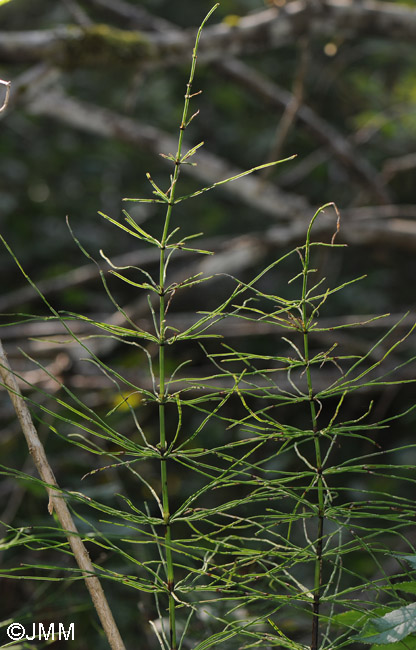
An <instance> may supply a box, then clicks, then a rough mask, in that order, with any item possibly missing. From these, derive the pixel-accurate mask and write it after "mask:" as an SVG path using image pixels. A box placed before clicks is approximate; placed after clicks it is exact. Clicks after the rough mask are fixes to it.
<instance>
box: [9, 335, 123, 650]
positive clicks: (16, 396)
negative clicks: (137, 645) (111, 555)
mask: <svg viewBox="0 0 416 650" xmlns="http://www.w3.org/2000/svg"><path fill="white" fill-rule="evenodd" d="M0 376H1V378H2V380H3V382H4V386H5V388H6V390H7V392H8V393H9V396H10V399H11V401H12V402H13V406H14V408H15V411H16V415H17V417H18V419H19V422H20V425H21V427H22V431H23V434H24V436H25V438H26V442H27V446H28V448H29V452H30V454H31V456H32V458H33V461H34V463H35V465H36V469H37V470H38V473H39V476H40V477H41V479H42V481H44V483H46V484H47V486H49V487H47V491H48V494H49V504H48V510H49V514H52V512H53V510H55V512H56V515H57V517H58V519H59V522H60V524H61V526H62V528H63V530H64V531H65V533H66V536H67V539H68V542H69V545H70V546H71V549H72V552H73V554H74V557H75V560H76V562H77V564H78V566H79V568H80V569H81V571H82V572H83V574H84V580H85V584H86V586H87V589H88V591H89V592H90V596H91V600H92V602H93V603H94V606H95V609H96V611H97V614H98V616H99V618H100V621H101V624H102V626H103V630H104V632H105V634H106V636H107V639H108V642H109V644H110V647H111V648H112V650H125V647H124V643H123V641H122V639H121V636H120V633H119V631H118V628H117V625H116V622H115V620H114V618H113V614H112V612H111V609H110V607H109V605H108V602H107V599H106V597H105V594H104V591H103V588H102V586H101V583H100V581H99V580H98V578H97V576H96V575H95V570H94V566H93V564H92V562H91V560H90V557H89V555H88V551H87V549H86V548H85V546H84V544H83V542H82V540H81V537H80V536H79V533H78V531H77V528H76V526H75V524H74V521H73V519H72V516H71V513H70V512H69V509H68V506H67V505H66V502H65V500H64V498H63V497H62V494H61V492H60V490H59V487H58V484H57V482H56V479H55V476H54V474H53V471H52V468H51V466H50V465H49V463H48V459H47V458H46V454H45V450H44V448H43V445H42V443H41V441H40V440H39V436H38V434H37V431H36V429H35V427H34V425H33V422H32V418H31V415H30V412H29V409H28V408H27V406H26V402H25V401H24V399H23V397H22V395H21V392H20V389H19V386H18V383H17V380H16V377H15V376H14V374H13V372H12V370H11V368H10V365H9V362H8V360H7V357H6V355H5V352H4V349H3V345H2V343H1V341H0ZM53 486H56V488H54V487H53Z"/></svg>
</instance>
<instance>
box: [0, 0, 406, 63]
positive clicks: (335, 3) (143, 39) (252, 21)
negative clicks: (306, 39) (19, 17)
mask: <svg viewBox="0 0 416 650" xmlns="http://www.w3.org/2000/svg"><path fill="white" fill-rule="evenodd" d="M334 33H336V34H337V35H338V36H341V37H347V38H350V37H354V38H360V37H363V36H370V37H377V36H378V37H383V38H386V39H389V40H398V41H409V42H414V40H415V38H416V10H415V9H412V8H410V7H404V6H401V5H396V4H393V3H388V2H377V1H376V0H361V1H360V2H355V0H323V1H322V2H316V3H315V2H313V3H312V2H310V1H309V0H296V1H295V2H292V3H290V4H288V5H286V6H285V7H283V8H282V9H277V8H276V9H268V10H266V11H260V12H257V13H255V14H252V15H250V16H246V17H244V18H241V19H240V20H239V21H238V23H237V24H236V25H233V26H232V27H230V26H229V25H226V24H224V23H222V24H220V25H215V26H213V27H207V28H206V29H205V31H204V34H203V36H202V38H201V44H200V49H199V52H198V58H199V59H200V60H201V61H214V60H216V59H222V58H223V57H226V56H236V55H241V54H249V53H253V52H259V51H265V50H270V49H275V48H279V47H283V46H285V45H290V44H292V43H293V42H295V41H296V39H298V38H299V37H300V36H302V35H306V34H311V35H312V36H313V37H332V36H333V34H334ZM193 39H194V30H185V31H183V32H182V33H178V32H177V31H176V30H172V32H168V31H167V30H165V31H164V32H163V34H160V35H159V34H157V33H156V34H154V33H145V32H139V31H130V30H119V29H116V28H114V27H110V26H108V25H92V26H85V27H78V26H70V27H59V28H54V29H51V30H41V31H24V32H0V62H9V63H10V62H14V63H18V62H23V61H39V60H48V61H53V62H55V63H56V64H57V65H61V66H64V67H69V68H73V67H78V66H85V65H92V66H96V65H97V66H107V65H134V66H137V65H140V64H146V63H163V64H166V65H171V64H176V63H178V62H182V61H185V60H188V57H189V52H190V50H192V47H193Z"/></svg>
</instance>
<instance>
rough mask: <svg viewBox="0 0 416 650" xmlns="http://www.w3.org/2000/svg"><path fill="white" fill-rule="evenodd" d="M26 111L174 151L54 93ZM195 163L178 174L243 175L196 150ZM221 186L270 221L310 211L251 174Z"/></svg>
mask: <svg viewBox="0 0 416 650" xmlns="http://www.w3.org/2000/svg"><path fill="white" fill-rule="evenodd" d="M27 108H28V110H29V112H31V113H33V114H35V115H46V116H48V117H52V118H54V119H59V120H61V121H62V122H65V123H66V124H69V125H70V126H72V127H74V128H77V129H81V130H84V131H88V132H90V133H96V134H97V135H101V136H104V137H110V138H116V139H118V140H121V141H124V142H127V143H129V144H131V145H138V146H140V147H142V148H143V149H145V150H147V151H151V152H152V153H154V154H156V155H159V154H160V153H165V154H167V153H170V152H173V151H176V146H177V143H176V139H175V138H174V137H172V136H170V135H169V134H167V133H165V132H163V131H161V130H160V129H157V128H156V127H153V126H150V125H147V124H146V125H145V124H141V123H140V122H138V121H137V120H132V119H130V118H128V117H124V116H123V115H119V114H117V113H115V112H113V111H110V110H108V109H104V108H100V107H98V106H94V105H92V104H87V103H85V102H80V101H76V100H74V99H71V98H70V97H67V96H65V95H64V94H63V93H60V92H57V91H51V92H43V93H42V94H40V95H38V96H37V97H36V99H34V100H33V101H32V102H31V103H29V105H28V107H27ZM191 146H192V145H191V144H189V143H186V144H184V149H186V148H188V149H190V148H191ZM197 160H198V164H197V165H196V166H192V165H183V166H182V173H184V174H188V175H189V176H192V177H193V178H196V179H198V180H199V181H202V182H203V183H204V184H212V183H216V182H218V181H220V180H223V179H225V178H230V177H233V176H236V175H237V174H240V173H242V172H243V170H242V169H238V168H235V167H232V166H231V165H230V164H229V163H227V162H226V161H224V160H223V159H222V158H219V157H218V156H215V155H214V154H211V153H208V152H207V151H201V150H199V151H198V157H197ZM221 187H222V188H223V190H224V191H226V192H227V193H228V194H231V195H232V196H235V197H236V198H239V199H240V200H242V201H244V202H245V203H246V204H247V205H250V206H251V207H253V208H255V209H256V210H261V211H262V212H263V213H265V214H267V215H269V216H270V217H272V218H274V219H282V218H283V219H289V218H293V217H295V216H297V215H300V214H302V213H303V214H304V213H305V210H306V211H309V212H310V208H309V206H308V203H307V201H306V200H305V199H303V198H302V197H300V196H296V195H294V194H289V193H287V192H282V191H280V190H279V189H278V188H276V187H275V186H274V185H272V184H271V183H265V182H264V181H263V180H262V179H260V178H258V177H255V176H254V175H252V176H245V177H244V178H243V179H241V180H239V181H233V182H232V183H227V184H225V185H222V186H221Z"/></svg>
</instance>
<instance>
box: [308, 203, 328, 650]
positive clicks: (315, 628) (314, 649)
mask: <svg viewBox="0 0 416 650" xmlns="http://www.w3.org/2000/svg"><path fill="white" fill-rule="evenodd" d="M319 212H320V210H319V211H318V212H317V213H316V214H315V216H314V218H313V219H312V221H311V223H310V226H309V229H308V233H307V237H306V246H305V259H304V261H303V287H302V326H303V354H304V362H305V369H306V379H307V384H308V396H309V406H310V413H311V420H312V429H313V432H314V445H315V462H316V474H317V489H318V526H317V537H316V546H315V572H314V588H313V615H312V639H311V650H318V644H319V613H320V604H321V586H322V546H323V532H324V517H325V508H324V485H323V480H322V456H321V447H320V441H319V430H318V424H317V413H316V406H315V398H314V394H313V385H312V377H311V371H310V357H309V321H308V310H307V287H308V273H309V256H310V235H311V229H312V225H313V222H314V221H315V219H316V217H317V215H318V214H319Z"/></svg>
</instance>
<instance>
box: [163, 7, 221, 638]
mask: <svg viewBox="0 0 416 650" xmlns="http://www.w3.org/2000/svg"><path fill="white" fill-rule="evenodd" d="M217 6H218V5H215V6H214V7H213V8H212V9H211V10H210V11H209V12H208V14H207V15H206V17H205V19H204V20H203V22H202V24H201V26H200V28H199V30H198V32H197V35H196V39H195V46H194V49H193V53H192V64H191V71H190V75H189V80H188V83H187V85H186V94H185V102H184V106H183V113H182V120H181V124H180V127H179V138H178V148H177V152H176V156H175V169H174V172H173V175H172V177H171V184H170V188H169V190H168V192H167V196H168V197H169V201H168V205H167V209H166V215H165V222H164V227H163V234H162V239H161V241H160V259H159V447H160V454H161V460H160V477H161V484H162V508H163V522H164V526H165V554H166V579H167V589H168V593H169V633H170V648H171V650H176V648H177V642H176V613H175V598H174V589H175V572H174V563H173V554H172V531H171V523H170V504H169V485H168V472H167V457H168V453H167V442H166V399H167V395H166V367H165V343H166V311H167V305H166V271H167V260H166V244H167V239H168V236H169V226H170V221H171V216H172V208H173V205H174V203H175V194H176V184H177V181H178V178H179V173H180V167H181V163H182V143H183V134H184V131H185V129H186V127H187V125H188V124H189V122H190V121H191V120H192V117H193V116H192V117H191V118H190V119H189V120H188V112H189V103H190V100H191V98H192V96H193V95H192V83H193V80H194V76H195V68H196V60H197V51H198V44H199V39H200V36H201V31H202V28H203V26H204V24H205V23H206V21H207V20H208V18H209V17H210V16H211V14H212V13H213V11H214V10H215V9H216V8H217Z"/></svg>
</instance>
